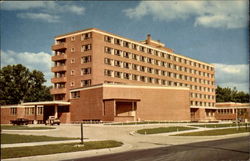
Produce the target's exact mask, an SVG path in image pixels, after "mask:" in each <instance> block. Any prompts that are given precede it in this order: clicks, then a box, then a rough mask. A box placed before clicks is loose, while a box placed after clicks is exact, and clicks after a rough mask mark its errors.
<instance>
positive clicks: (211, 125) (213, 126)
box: [191, 123, 250, 128]
mask: <svg viewBox="0 0 250 161" xmlns="http://www.w3.org/2000/svg"><path fill="white" fill-rule="evenodd" d="M236 125H237V124H235V123H233V124H202V125H191V126H195V127H205V128H221V127H234V126H236ZM239 125H240V126H241V127H244V126H246V125H247V126H250V124H249V123H247V124H246V123H241V124H239Z"/></svg>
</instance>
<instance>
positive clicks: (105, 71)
mask: <svg viewBox="0 0 250 161" xmlns="http://www.w3.org/2000/svg"><path fill="white" fill-rule="evenodd" d="M112 73H113V71H112V70H107V69H105V70H104V75H106V76H109V77H111V76H112Z"/></svg>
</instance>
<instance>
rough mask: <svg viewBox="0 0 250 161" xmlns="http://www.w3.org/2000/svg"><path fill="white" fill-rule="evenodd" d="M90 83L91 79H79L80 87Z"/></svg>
mask: <svg viewBox="0 0 250 161" xmlns="http://www.w3.org/2000/svg"><path fill="white" fill-rule="evenodd" d="M90 85H91V79H88V80H82V81H81V86H82V87H87V86H90Z"/></svg>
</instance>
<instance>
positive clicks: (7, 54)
mask: <svg viewBox="0 0 250 161" xmlns="http://www.w3.org/2000/svg"><path fill="white" fill-rule="evenodd" d="M1 62H2V65H1V66H2V67H3V66H6V65H13V64H22V65H24V66H26V67H27V68H29V69H30V70H34V69H36V70H39V71H41V72H43V74H44V76H45V79H46V80H47V82H46V85H51V82H50V79H51V78H52V76H53V74H52V72H51V65H52V64H51V55H50V54H48V53H45V52H39V53H30V52H21V53H17V52H14V51H12V50H7V51H1Z"/></svg>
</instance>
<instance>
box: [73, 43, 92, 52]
mask: <svg viewBox="0 0 250 161" xmlns="http://www.w3.org/2000/svg"><path fill="white" fill-rule="evenodd" d="M91 49H92V45H91V44H87V45H82V47H81V52H85V51H89V50H91ZM70 52H75V48H74V47H72V48H70Z"/></svg>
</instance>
